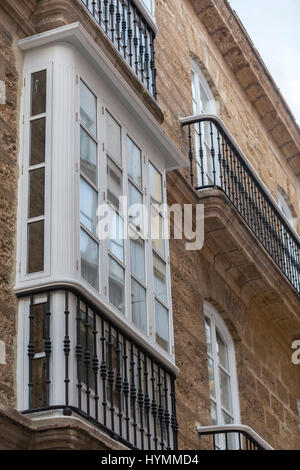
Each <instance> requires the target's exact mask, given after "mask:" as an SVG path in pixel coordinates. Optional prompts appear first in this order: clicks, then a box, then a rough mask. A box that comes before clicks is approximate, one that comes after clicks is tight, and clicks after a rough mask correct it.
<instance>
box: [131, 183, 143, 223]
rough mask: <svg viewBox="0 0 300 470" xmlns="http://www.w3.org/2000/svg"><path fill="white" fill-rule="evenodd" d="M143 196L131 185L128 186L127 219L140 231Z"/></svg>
mask: <svg viewBox="0 0 300 470" xmlns="http://www.w3.org/2000/svg"><path fill="white" fill-rule="evenodd" d="M142 205H143V196H142V194H141V193H140V192H139V191H138V190H137V189H136V187H135V186H133V184H131V183H129V184H128V217H129V221H130V222H131V223H133V224H134V225H135V226H136V227H139V229H140V230H142V227H143V207H142Z"/></svg>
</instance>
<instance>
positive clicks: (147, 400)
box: [144, 353, 151, 450]
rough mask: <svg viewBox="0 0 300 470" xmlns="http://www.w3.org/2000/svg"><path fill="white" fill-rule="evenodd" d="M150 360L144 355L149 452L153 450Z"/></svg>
mask: <svg viewBox="0 0 300 470" xmlns="http://www.w3.org/2000/svg"><path fill="white" fill-rule="evenodd" d="M147 362H148V358H147V356H146V354H145V353H144V390H145V414H146V427H147V434H146V436H147V441H148V450H151V427H150V409H151V401H150V397H149V383H148V380H149V373H148V365H147Z"/></svg>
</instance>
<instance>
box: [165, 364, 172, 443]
mask: <svg viewBox="0 0 300 470" xmlns="http://www.w3.org/2000/svg"><path fill="white" fill-rule="evenodd" d="M168 392H169V389H168V383H167V373H166V370H164V397H165V416H164V421H165V427H166V434H167V450H171V447H170V413H169V395H168Z"/></svg>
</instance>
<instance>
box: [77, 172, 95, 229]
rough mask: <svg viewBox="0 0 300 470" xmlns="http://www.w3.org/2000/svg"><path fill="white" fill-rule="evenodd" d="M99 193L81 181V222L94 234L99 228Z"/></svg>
mask: <svg viewBox="0 0 300 470" xmlns="http://www.w3.org/2000/svg"><path fill="white" fill-rule="evenodd" d="M97 206H98V193H97V192H96V191H95V190H94V189H93V188H92V187H91V186H90V185H89V184H88V183H87V182H86V181H85V180H84V179H83V178H81V179H80V222H81V223H82V224H83V225H84V226H85V227H86V228H87V229H88V230H90V231H91V232H92V233H93V234H96V228H97V215H96V214H97Z"/></svg>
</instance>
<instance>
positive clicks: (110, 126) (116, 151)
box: [106, 113, 122, 166]
mask: <svg viewBox="0 0 300 470" xmlns="http://www.w3.org/2000/svg"><path fill="white" fill-rule="evenodd" d="M106 139H107V152H108V153H109V155H110V156H111V157H113V158H114V160H116V162H117V163H118V164H119V165H120V166H122V155H121V127H120V126H119V124H118V123H117V122H116V121H115V120H114V118H113V117H112V116H111V115H110V114H109V113H106Z"/></svg>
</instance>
